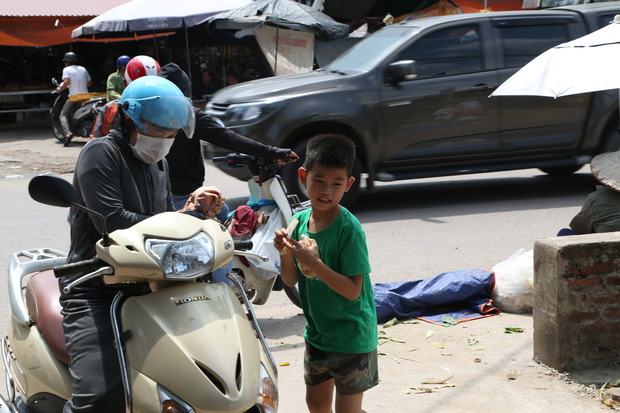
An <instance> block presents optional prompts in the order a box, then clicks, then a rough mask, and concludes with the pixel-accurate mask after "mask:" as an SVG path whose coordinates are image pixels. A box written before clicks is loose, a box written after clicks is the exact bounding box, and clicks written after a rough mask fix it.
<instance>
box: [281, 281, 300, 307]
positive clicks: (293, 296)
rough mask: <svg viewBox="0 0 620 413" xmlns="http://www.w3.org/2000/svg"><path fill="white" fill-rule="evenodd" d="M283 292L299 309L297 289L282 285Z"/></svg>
mask: <svg viewBox="0 0 620 413" xmlns="http://www.w3.org/2000/svg"><path fill="white" fill-rule="evenodd" d="M284 292H285V293H286V296H287V297H288V298H289V300H291V302H292V303H293V304H295V305H296V306H297V307H299V308H301V299H300V298H299V290H298V289H297V287H289V286H288V285H284Z"/></svg>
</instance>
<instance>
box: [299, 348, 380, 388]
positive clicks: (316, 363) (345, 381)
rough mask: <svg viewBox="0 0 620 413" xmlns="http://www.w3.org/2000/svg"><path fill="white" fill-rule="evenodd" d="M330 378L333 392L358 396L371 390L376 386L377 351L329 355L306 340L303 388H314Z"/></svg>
mask: <svg viewBox="0 0 620 413" xmlns="http://www.w3.org/2000/svg"><path fill="white" fill-rule="evenodd" d="M332 378H333V379H334V384H335V385H336V391H337V392H338V393H341V394H356V393H361V392H364V391H366V390H368V389H370V388H372V387H375V386H376V385H377V384H379V371H378V368H377V349H374V350H373V351H371V352H370V353H362V354H342V353H329V352H326V351H323V350H319V349H318V348H316V347H314V346H313V345H312V344H310V343H308V342H307V341H306V351H305V353H304V381H305V382H306V386H315V385H317V384H321V383H323V382H326V381H327V380H330V379H332Z"/></svg>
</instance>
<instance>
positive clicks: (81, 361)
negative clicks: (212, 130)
mask: <svg viewBox="0 0 620 413" xmlns="http://www.w3.org/2000/svg"><path fill="white" fill-rule="evenodd" d="M119 116H120V117H121V126H120V128H119V129H116V130H112V131H110V134H109V135H108V136H106V137H103V138H100V139H93V140H91V141H90V142H88V144H86V146H84V148H83V149H82V151H81V153H80V155H79V157H78V160H77V163H76V168H75V175H74V178H73V185H74V187H75V189H76V192H77V194H78V199H77V201H76V202H77V203H78V204H81V205H85V206H88V208H90V209H93V210H95V211H97V212H100V213H101V214H103V215H104V216H105V217H106V224H107V229H108V230H109V231H114V230H116V229H123V228H129V227H130V226H132V225H134V224H136V223H138V222H140V221H142V220H144V219H146V218H148V217H150V216H152V215H155V214H158V213H161V212H164V211H172V210H173V206H172V197H171V192H170V191H171V190H170V180H169V177H168V165H167V162H166V160H165V159H164V156H165V155H166V153H167V152H168V150H169V148H170V146H171V144H172V142H174V140H175V136H176V135H177V133H178V130H179V129H181V128H183V130H184V136H192V133H193V125H194V120H195V118H194V111H193V106H192V104H191V100H190V99H187V98H186V97H185V96H183V94H182V93H181V91H180V90H179V89H178V88H177V87H176V86H175V85H174V84H173V83H172V82H169V81H167V80H165V79H162V78H158V77H156V76H146V77H143V78H140V79H138V80H136V81H134V82H132V84H131V85H129V86H128V87H127V88H126V89H125V91H124V92H123V94H122V97H121V100H120V109H119ZM170 125H175V126H174V128H171V127H170ZM193 205H194V204H193ZM220 207H221V204H220V205H219V206H215V207H214V209H215V211H212V210H208V211H203V210H201V211H198V212H200V213H205V214H206V213H213V212H219V209H220ZM194 209H195V208H194V207H193V206H192V207H191V208H190V210H194ZM69 222H70V224H71V246H70V249H69V255H68V258H67V262H69V263H72V262H77V261H81V260H85V259H90V258H93V257H94V256H95V254H96V250H95V243H96V242H97V241H98V240H99V239H100V238H101V234H102V232H103V231H102V226H101V222H100V221H99V220H98V219H96V218H91V217H90V216H89V214H88V213H86V212H84V211H82V210H80V209H78V208H76V207H71V210H70V212H69ZM81 275H82V274H79V275H75V276H70V277H69V276H68V277H62V278H61V279H60V280H59V286H60V290H61V291H62V290H63V287H65V286H67V285H69V284H70V283H71V282H72V281H74V280H75V279H77V278H78V277H79V276H81ZM117 292H118V290H117V288H115V287H112V286H107V285H105V284H104V283H103V281H102V280H101V278H94V279H92V280H89V281H86V282H83V283H81V284H78V285H77V286H74V287H72V289H71V291H70V292H69V293H63V294H62V295H61V297H60V303H61V305H62V308H63V309H62V314H63V320H62V324H63V329H64V334H65V342H66V348H67V353H68V355H69V359H70V362H69V372H70V374H71V379H72V385H73V394H72V396H71V399H70V400H69V401H68V402H67V403H66V404H65V406H64V409H63V412H65V413H68V412H101V413H109V412H123V411H125V397H124V390H123V386H122V380H121V373H120V366H119V362H118V356H117V353H116V349H115V347H114V335H113V329H112V324H111V321H110V306H111V303H112V300H113V298H114V296H115V295H116V293H117Z"/></svg>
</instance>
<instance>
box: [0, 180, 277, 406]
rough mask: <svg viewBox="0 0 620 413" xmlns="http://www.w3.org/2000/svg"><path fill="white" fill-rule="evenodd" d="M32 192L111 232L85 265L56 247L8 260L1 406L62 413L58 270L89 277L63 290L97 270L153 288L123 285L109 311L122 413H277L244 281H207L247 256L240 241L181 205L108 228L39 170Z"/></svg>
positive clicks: (66, 386) (64, 390) (64, 384)
mask: <svg viewBox="0 0 620 413" xmlns="http://www.w3.org/2000/svg"><path fill="white" fill-rule="evenodd" d="M29 192H30V194H31V196H32V197H33V198H34V199H35V200H37V201H39V202H42V203H45V204H48V205H54V206H63V207H68V206H71V205H73V206H76V207H78V208H81V209H83V210H85V211H87V212H88V213H89V214H91V216H96V217H98V219H101V220H102V223H103V228H104V232H103V234H102V238H101V240H100V241H98V242H97V245H96V251H97V255H96V257H95V258H93V259H90V260H86V261H80V262H75V263H70V264H66V254H65V253H63V252H61V251H56V250H52V249H35V250H28V251H20V252H17V253H15V254H14V255H13V257H12V259H11V263H10V268H9V279H8V288H9V300H10V305H11V314H10V316H9V322H8V328H7V332H8V333H7V336H6V337H4V338H3V339H2V346H1V347H2V358H3V361H4V366H5V375H6V385H7V394H8V397H7V400H4V399H1V400H0V412H2V413H4V412H9V411H10V412H12V413H15V412H61V411H62V407H63V405H64V403H65V402H66V401H67V400H68V399H69V398H70V397H71V392H72V388H71V377H70V374H69V369H68V366H67V362H68V357H67V353H66V349H65V344H64V336H63V332H62V325H61V319H62V316H61V314H60V310H61V308H60V304H59V295H60V291H59V287H58V281H57V279H56V277H62V276H68V275H75V274H78V273H81V274H85V275H82V276H81V277H79V278H77V279H76V280H75V281H73V282H72V283H70V284H69V285H67V286H65V287H64V291H65V292H66V293H68V292H70V291H71V289H73V288H75V286H77V285H79V284H81V283H83V282H85V281H87V280H90V279H93V278H96V277H98V278H100V279H101V280H102V281H103V282H105V283H106V284H109V285H116V286H119V285H120V284H123V287H128V286H131V285H132V284H138V283H142V284H144V283H148V285H149V287H150V289H149V290H150V292H147V291H144V289H139V290H141V291H140V292H137V291H136V290H138V289H132V288H119V292H118V293H117V295H116V296H115V299H114V301H113V304H112V307H111V311H110V317H111V321H112V324H113V327H114V336H115V337H114V341H115V348H116V350H117V353H118V359H119V364H120V366H121V373H122V374H121V378H122V382H123V387H124V391H125V399H126V412H135V413H142V412H145V413H147V412H148V413H162V412H177V413H193V412H195V413H208V412H219V413H222V412H237V413H241V412H246V413H249V412H257V413H273V412H276V411H277V407H278V390H277V367H276V365H275V362H274V360H273V357H272V355H271V353H270V351H269V347H268V346H267V343H266V342H265V339H264V337H263V335H262V332H261V329H260V327H259V325H258V322H257V319H256V316H255V314H254V311H253V310H252V306H251V304H250V303H249V301H248V299H247V297H246V296H245V294H244V292H243V288H242V286H241V285H240V283H239V281H238V280H237V278H236V277H235V276H234V274H230V275H229V278H230V279H231V281H232V282H233V287H230V286H228V285H227V284H225V283H217V284H213V283H210V282H208V279H209V275H210V273H211V271H212V270H214V269H216V268H222V267H226V266H227V264H228V263H229V262H230V260H231V259H232V257H233V254H235V253H238V254H244V255H250V256H251V255H252V254H251V253H249V252H247V251H245V252H244V251H241V250H239V251H235V250H234V249H235V248H236V247H240V248H245V249H246V250H247V249H249V248H251V246H250V245H249V243H247V242H244V243H233V240H232V239H231V237H230V234H229V233H228V231H226V229H225V228H224V227H223V226H222V225H221V224H219V223H218V222H216V221H214V220H201V219H198V218H196V217H194V216H191V215H187V214H184V213H178V212H164V213H161V214H157V215H155V216H153V217H150V218H148V219H146V220H144V221H141V222H139V223H138V224H135V225H134V226H132V227H130V228H128V229H122V230H116V231H114V232H112V233H110V234H108V233H107V231H106V230H105V218H104V217H103V215H101V214H98V213H97V212H96V211H92V210H89V209H87V208H86V207H83V206H80V205H78V204H76V203H74V202H73V200H74V199H75V190H74V188H73V186H72V185H71V184H70V183H69V182H67V181H65V180H63V179H61V178H58V177H53V176H37V177H35V178H33V179H32V180H31V182H30V184H29ZM205 278H206V279H207V282H205V281H204V280H205ZM242 302H243V304H242Z"/></svg>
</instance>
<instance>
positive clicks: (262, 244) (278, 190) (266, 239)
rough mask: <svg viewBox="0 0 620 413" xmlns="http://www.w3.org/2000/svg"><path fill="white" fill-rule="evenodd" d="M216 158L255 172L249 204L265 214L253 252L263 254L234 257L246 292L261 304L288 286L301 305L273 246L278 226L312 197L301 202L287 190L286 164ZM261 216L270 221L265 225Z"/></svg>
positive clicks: (236, 155)
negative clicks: (283, 170) (283, 174)
mask: <svg viewBox="0 0 620 413" xmlns="http://www.w3.org/2000/svg"><path fill="white" fill-rule="evenodd" d="M212 159H213V162H219V163H226V164H227V167H229V168H248V170H249V172H250V174H251V176H252V178H251V179H250V180H248V188H249V191H250V197H249V201H248V205H250V206H251V207H252V209H254V210H255V211H256V212H257V214H258V216H259V217H261V216H262V218H259V224H258V225H257V228H256V232H254V234H253V235H252V237H251V240H252V245H253V247H252V250H251V251H250V252H252V253H254V254H256V255H258V256H260V257H261V258H256V257H248V258H246V257H243V256H235V257H234V258H233V261H232V271H233V272H234V273H236V274H237V275H238V276H239V277H240V278H241V280H242V285H243V286H244V288H245V293H246V295H247V296H248V297H250V299H253V300H252V303H253V304H257V305H260V304H265V303H266V302H267V299H268V298H269V295H270V293H271V291H273V290H284V292H285V293H286V295H287V297H288V298H289V299H290V300H291V302H293V304H295V305H296V306H298V307H301V300H300V299H299V291H298V290H297V287H289V286H287V285H286V284H284V282H283V281H282V278H281V277H280V255H279V253H278V250H276V249H275V247H274V246H273V237H274V235H275V234H274V231H275V230H276V229H280V228H286V227H287V226H288V223H289V221H290V219H291V217H292V216H293V214H295V213H296V212H298V211H301V210H303V209H306V208H309V207H310V201H305V202H300V200H299V198H298V197H297V195H295V194H293V195H288V194H287V191H286V187H285V185H284V182H283V181H282V179H281V178H280V176H279V175H278V171H279V170H280V169H281V168H282V167H283V166H284V164H281V163H279V162H277V161H269V160H266V159H263V158H259V157H255V156H250V155H246V154H240V153H231V154H229V155H227V156H221V157H213V158H212ZM232 219H234V216H232V217H231V218H229V220H228V221H227V222H226V223H225V225H226V226H227V227H228V228H229V230H230V229H231V224H232V223H233V222H234V221H232ZM261 219H262V220H263V221H266V222H264V223H263V224H262V225H260V220H261Z"/></svg>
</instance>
